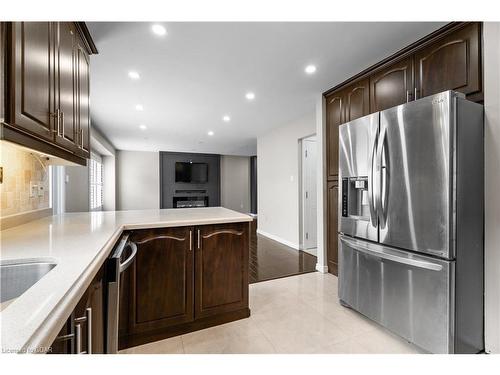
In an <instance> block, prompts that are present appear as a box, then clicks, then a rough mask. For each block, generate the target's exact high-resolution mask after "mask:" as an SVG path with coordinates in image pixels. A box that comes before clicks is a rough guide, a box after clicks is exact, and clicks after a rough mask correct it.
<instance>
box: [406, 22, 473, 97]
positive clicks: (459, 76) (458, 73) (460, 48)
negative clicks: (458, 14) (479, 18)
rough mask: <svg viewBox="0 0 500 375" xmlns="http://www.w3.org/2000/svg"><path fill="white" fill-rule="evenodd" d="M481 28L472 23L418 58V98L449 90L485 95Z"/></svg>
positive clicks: (417, 55) (421, 53) (428, 49)
mask: <svg viewBox="0 0 500 375" xmlns="http://www.w3.org/2000/svg"><path fill="white" fill-rule="evenodd" d="M481 61H482V60H481V24H480V23H472V24H469V25H467V26H466V27H464V28H462V29H460V30H457V31H454V32H453V33H451V34H449V35H447V36H445V37H443V38H442V39H439V40H438V41H437V42H435V43H433V44H431V45H430V46H428V47H426V48H424V49H422V50H420V51H418V52H417V53H416V55H415V65H416V90H417V95H418V98H421V97H424V96H428V95H432V94H436V93H439V92H442V91H446V90H456V91H460V92H462V93H464V94H466V95H473V94H475V93H478V92H481V91H482V78H481V77H482V72H481V65H482V63H481Z"/></svg>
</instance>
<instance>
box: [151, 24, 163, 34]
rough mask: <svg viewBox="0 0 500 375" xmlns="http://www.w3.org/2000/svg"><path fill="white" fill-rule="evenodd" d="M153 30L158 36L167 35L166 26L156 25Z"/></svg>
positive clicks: (152, 27)
mask: <svg viewBox="0 0 500 375" xmlns="http://www.w3.org/2000/svg"><path fill="white" fill-rule="evenodd" d="M151 30H153V32H154V33H155V34H156V35H160V36H163V35H166V34H167V29H165V27H164V26H162V25H159V24H154V25H153V26H151Z"/></svg>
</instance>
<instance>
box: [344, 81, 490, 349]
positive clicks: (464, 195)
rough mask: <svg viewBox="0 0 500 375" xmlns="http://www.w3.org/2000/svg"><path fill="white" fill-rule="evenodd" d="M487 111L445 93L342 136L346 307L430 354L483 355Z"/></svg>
mask: <svg viewBox="0 0 500 375" xmlns="http://www.w3.org/2000/svg"><path fill="white" fill-rule="evenodd" d="M483 159H484V157H483V106H482V105H480V104H476V103H473V102H470V101H468V100H466V99H464V97H463V95H461V94H459V93H456V92H453V91H447V92H443V93H440V94H437V95H433V96H429V97H426V98H422V99H419V100H416V101H413V102H409V103H406V104H403V105H400V106H397V107H394V108H390V109H387V110H385V111H382V112H378V113H374V114H371V115H368V116H366V117H363V118H360V119H357V120H354V121H352V122H349V123H346V124H343V125H341V126H340V127H339V182H340V184H341V188H340V189H339V202H340V204H339V213H338V215H339V227H338V230H339V298H340V301H341V303H342V304H344V305H346V306H349V307H351V308H353V309H355V310H357V311H359V312H360V313H362V314H363V315H365V316H367V317H369V318H371V319H372V320H374V321H376V322H378V323H380V324H381V325H383V326H385V327H386V328H388V329H389V330H391V331H393V332H394V333H396V334H398V335H400V336H401V337H403V338H405V339H406V340H408V341H409V342H412V343H414V344H416V345H417V346H419V347H421V348H423V349H425V350H426V351H429V352H432V353H476V352H480V351H481V350H483V349H484V336H483V320H484V319H483V317H484V308H483V305H484V302H483V301H484V298H483V289H484V288H483V268H484V267H483V262H484V260H483V259H484V258H483V221H484V218H483V211H484V209H483V206H484V203H483V202H484V196H483V190H484V189H483V185H484V183H483V174H484V172H483V170H484V168H483Z"/></svg>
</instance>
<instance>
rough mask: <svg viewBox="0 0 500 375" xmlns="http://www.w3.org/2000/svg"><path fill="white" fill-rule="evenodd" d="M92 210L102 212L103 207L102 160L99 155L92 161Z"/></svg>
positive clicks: (94, 156) (93, 157)
mask: <svg viewBox="0 0 500 375" xmlns="http://www.w3.org/2000/svg"><path fill="white" fill-rule="evenodd" d="M89 168H90V171H89V173H90V210H91V211H101V210H102V205H103V203H102V202H103V197H102V160H101V158H100V157H99V156H97V155H92V157H91V159H90V164H89Z"/></svg>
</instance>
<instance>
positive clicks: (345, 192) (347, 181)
mask: <svg viewBox="0 0 500 375" xmlns="http://www.w3.org/2000/svg"><path fill="white" fill-rule="evenodd" d="M342 216H344V217H356V218H366V219H367V220H370V207H369V205H368V177H349V178H343V179H342Z"/></svg>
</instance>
